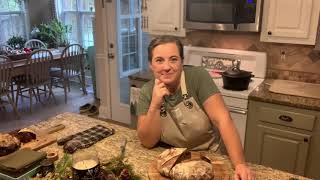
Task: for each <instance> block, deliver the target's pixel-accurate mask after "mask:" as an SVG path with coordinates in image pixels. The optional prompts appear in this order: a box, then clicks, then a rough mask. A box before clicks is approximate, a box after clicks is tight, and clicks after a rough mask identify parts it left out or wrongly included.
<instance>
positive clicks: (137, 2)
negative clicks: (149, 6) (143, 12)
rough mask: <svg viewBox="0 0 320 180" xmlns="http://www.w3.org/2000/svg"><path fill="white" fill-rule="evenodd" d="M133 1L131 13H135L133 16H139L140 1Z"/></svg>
mask: <svg viewBox="0 0 320 180" xmlns="http://www.w3.org/2000/svg"><path fill="white" fill-rule="evenodd" d="M132 1H133V4H134V6H133V8H134V9H133V11H132V12H133V13H135V14H140V1H139V0H132Z"/></svg>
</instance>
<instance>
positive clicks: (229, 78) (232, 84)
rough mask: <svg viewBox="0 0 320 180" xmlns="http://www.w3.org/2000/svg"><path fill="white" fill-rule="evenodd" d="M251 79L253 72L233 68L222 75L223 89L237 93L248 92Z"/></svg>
mask: <svg viewBox="0 0 320 180" xmlns="http://www.w3.org/2000/svg"><path fill="white" fill-rule="evenodd" d="M251 77H253V75H252V73H251V72H249V71H243V70H240V69H239V68H238V67H233V68H231V69H230V70H228V71H225V72H223V73H222V80H223V88H225V89H229V90H235V91H242V90H247V89H248V86H249V83H250V81H251Z"/></svg>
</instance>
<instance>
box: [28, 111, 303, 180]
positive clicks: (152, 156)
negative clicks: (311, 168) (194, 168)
mask: <svg viewBox="0 0 320 180" xmlns="http://www.w3.org/2000/svg"><path fill="white" fill-rule="evenodd" d="M56 124H63V125H65V126H66V128H65V129H63V130H60V131H58V132H55V133H53V134H52V135H53V136H55V137H57V138H58V139H59V138H62V137H66V136H68V135H71V134H74V133H77V132H80V131H83V130H86V129H88V128H90V127H93V126H95V125H98V124H100V125H104V126H106V127H111V128H114V129H115V134H114V135H112V136H109V137H107V138H105V139H103V140H101V141H99V142H98V143H96V144H94V145H93V146H91V147H90V148H94V149H95V150H96V152H97V154H98V157H99V159H100V161H101V162H107V161H108V160H110V159H111V158H112V157H114V156H117V155H118V154H119V152H120V145H121V142H122V140H123V138H126V139H127V146H126V155H125V156H126V160H127V162H128V163H130V164H132V166H133V169H134V171H135V172H136V173H137V174H138V175H140V176H141V177H142V178H143V179H148V177H147V171H148V167H149V165H150V163H151V162H153V161H154V160H156V158H157V156H158V155H159V154H160V153H161V152H162V151H163V150H164V148H162V147H156V148H153V149H146V148H144V147H143V146H142V145H141V144H140V142H139V139H138V137H137V134H136V130H133V129H129V128H127V127H123V126H120V125H117V124H114V123H110V122H107V121H103V120H98V119H93V118H90V117H87V116H83V115H79V114H74V113H63V114H60V115H57V116H55V117H52V118H50V119H48V120H47V121H43V122H41V123H39V124H37V125H33V126H31V127H30V128H32V129H37V128H47V127H50V126H54V125H56ZM41 151H45V152H50V151H55V152H57V153H58V154H59V157H60V158H61V157H63V149H62V147H61V146H58V145H57V144H56V143H54V144H51V145H50V146H47V147H45V148H43V149H41ZM208 153H209V155H210V156H211V157H212V158H213V160H219V161H221V162H223V163H224V164H225V165H226V167H228V170H227V171H228V173H229V174H230V177H232V174H233V169H232V165H231V163H230V161H229V159H228V158H227V157H226V156H221V155H218V154H215V153H213V152H210V151H208ZM250 167H251V168H252V170H253V172H254V173H255V179H287V180H289V179H307V178H304V177H301V176H297V175H293V174H290V173H286V172H283V171H278V170H275V169H272V168H268V167H265V166H261V165H254V164H250Z"/></svg>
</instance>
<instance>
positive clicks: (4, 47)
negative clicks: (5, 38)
mask: <svg viewBox="0 0 320 180" xmlns="http://www.w3.org/2000/svg"><path fill="white" fill-rule="evenodd" d="M11 50H13V47H11V46H9V45H7V44H1V45H0V52H1V51H4V52H7V51H11Z"/></svg>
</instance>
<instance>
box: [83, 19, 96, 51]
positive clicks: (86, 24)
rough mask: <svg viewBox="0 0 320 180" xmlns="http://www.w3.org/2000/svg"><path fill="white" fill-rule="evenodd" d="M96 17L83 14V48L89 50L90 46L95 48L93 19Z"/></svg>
mask: <svg viewBox="0 0 320 180" xmlns="http://www.w3.org/2000/svg"><path fill="white" fill-rule="evenodd" d="M93 17H94V15H91V14H90V15H89V14H83V16H82V18H81V19H82V22H81V24H82V38H83V46H84V47H85V48H87V47H88V46H93V26H92V19H93Z"/></svg>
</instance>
